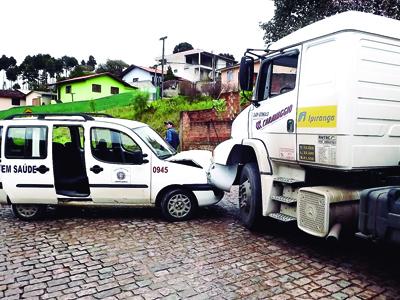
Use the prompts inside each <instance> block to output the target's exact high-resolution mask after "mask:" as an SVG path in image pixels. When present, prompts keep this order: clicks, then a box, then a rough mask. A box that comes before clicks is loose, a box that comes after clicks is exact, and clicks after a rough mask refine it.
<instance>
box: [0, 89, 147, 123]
mask: <svg viewBox="0 0 400 300" xmlns="http://www.w3.org/2000/svg"><path fill="white" fill-rule="evenodd" d="M147 97H148V95H147V93H144V92H140V91H134V92H131V93H123V94H118V95H113V96H109V97H104V98H100V99H96V100H89V101H77V102H70V103H59V104H50V105H43V106H21V107H13V108H10V109H8V110H3V111H0V119H4V118H5V117H7V116H9V115H13V114H20V113H23V112H24V111H25V110H26V109H27V108H29V109H30V110H32V112H33V113H43V112H47V113H67V112H68V113H71V112H102V111H105V110H108V109H111V108H114V107H126V106H129V105H130V104H132V103H133V102H135V101H136V100H137V99H141V98H145V99H147Z"/></svg>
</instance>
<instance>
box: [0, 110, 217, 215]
mask: <svg viewBox="0 0 400 300" xmlns="http://www.w3.org/2000/svg"><path fill="white" fill-rule="evenodd" d="M0 132H1V137H2V140H1V166H0V171H1V183H2V186H1V190H0V203H3V204H11V206H12V209H13V212H14V214H15V215H16V216H17V217H19V218H20V219H24V220H30V219H35V218H38V217H41V216H43V215H44V214H45V211H46V206H47V205H78V206H132V207H133V206H157V207H160V208H161V211H162V213H163V215H164V216H165V218H167V219H168V220H170V221H180V220H187V219H189V218H190V217H192V216H193V213H194V212H195V210H196V208H197V207H198V206H207V205H212V204H215V203H217V202H218V201H219V200H220V199H221V198H222V196H223V192H221V191H220V190H218V189H217V188H215V187H212V186H211V185H209V184H208V182H207V173H206V171H207V170H208V168H209V164H210V158H211V153H210V152H209V151H188V152H181V153H176V151H175V150H174V149H172V148H171V147H170V146H169V145H168V144H167V143H166V142H165V141H164V140H163V139H162V138H161V137H160V136H159V135H158V134H157V133H156V132H155V131H153V130H152V129H151V128H150V127H149V126H148V125H146V124H143V123H140V122H135V121H129V120H122V119H115V118H109V117H104V116H102V117H93V116H91V115H88V114H62V115H59V114H28V115H14V116H10V117H8V118H7V119H6V120H3V121H0Z"/></svg>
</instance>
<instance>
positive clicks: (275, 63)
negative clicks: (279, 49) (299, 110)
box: [258, 52, 299, 100]
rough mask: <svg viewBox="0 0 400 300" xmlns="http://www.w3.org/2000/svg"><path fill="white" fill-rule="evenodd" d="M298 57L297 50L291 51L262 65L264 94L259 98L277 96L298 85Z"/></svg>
mask: <svg viewBox="0 0 400 300" xmlns="http://www.w3.org/2000/svg"><path fill="white" fill-rule="evenodd" d="M298 57H299V54H298V53H297V52H296V53H291V54H287V55H282V56H278V57H276V58H273V59H271V60H270V61H267V62H266V63H264V64H263V65H262V67H261V70H260V73H261V74H260V83H259V92H260V93H262V95H259V97H258V99H260V100H265V99H267V98H269V97H275V96H278V95H281V94H284V93H287V92H290V91H292V90H293V89H294V88H295V87H296V74H297V64H298ZM260 96H261V97H260Z"/></svg>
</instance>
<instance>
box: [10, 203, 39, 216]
mask: <svg viewBox="0 0 400 300" xmlns="http://www.w3.org/2000/svg"><path fill="white" fill-rule="evenodd" d="M15 208H16V210H17V212H18V213H19V214H20V215H21V216H22V217H24V218H32V217H33V216H35V215H36V214H37V212H38V210H39V207H38V206H37V205H16V207H15Z"/></svg>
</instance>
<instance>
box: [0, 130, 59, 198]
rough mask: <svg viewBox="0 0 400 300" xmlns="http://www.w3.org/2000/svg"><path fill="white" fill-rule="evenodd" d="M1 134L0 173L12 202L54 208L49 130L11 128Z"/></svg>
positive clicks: (54, 193) (54, 196)
mask: <svg viewBox="0 0 400 300" xmlns="http://www.w3.org/2000/svg"><path fill="white" fill-rule="evenodd" d="M3 130H5V131H4V132H3V136H4V139H5V141H4V152H3V153H4V157H2V164H1V173H2V181H3V188H4V190H5V192H6V193H7V195H8V196H9V198H10V200H11V202H12V203H34V204H56V203H57V196H56V192H55V188H54V176H53V162H52V156H51V151H49V146H48V141H49V128H48V126H46V125H44V124H43V125H15V126H14V125H10V126H8V127H5V128H4V129H3Z"/></svg>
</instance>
